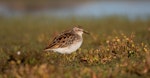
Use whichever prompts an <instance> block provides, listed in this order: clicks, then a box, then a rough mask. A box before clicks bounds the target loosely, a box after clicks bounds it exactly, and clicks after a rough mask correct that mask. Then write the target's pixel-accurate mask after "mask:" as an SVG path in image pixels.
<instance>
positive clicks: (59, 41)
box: [44, 27, 89, 54]
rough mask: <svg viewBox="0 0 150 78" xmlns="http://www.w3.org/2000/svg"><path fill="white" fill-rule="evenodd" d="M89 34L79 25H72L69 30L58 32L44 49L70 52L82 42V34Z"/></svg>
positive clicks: (64, 52)
mask: <svg viewBox="0 0 150 78" xmlns="http://www.w3.org/2000/svg"><path fill="white" fill-rule="evenodd" d="M83 33H86V34H89V33H88V32H87V31H84V30H83V29H82V28H80V27H73V28H72V29H71V30H67V31H64V32H62V33H60V34H58V35H57V36H56V37H55V38H54V39H53V41H52V42H51V43H50V44H49V45H48V46H47V47H46V48H45V49H44V51H54V52H58V53H62V54H70V53H72V52H74V51H76V50H77V49H78V48H79V47H80V46H81V44H82V42H83V38H82V34H83Z"/></svg>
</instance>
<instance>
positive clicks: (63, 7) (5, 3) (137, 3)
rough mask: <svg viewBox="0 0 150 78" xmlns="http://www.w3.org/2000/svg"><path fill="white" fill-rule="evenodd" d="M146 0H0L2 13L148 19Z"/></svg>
mask: <svg viewBox="0 0 150 78" xmlns="http://www.w3.org/2000/svg"><path fill="white" fill-rule="evenodd" d="M149 7H150V1H149V0H142V1H141V0H121V1H119V0H1V1H0V16H1V17H22V16H35V17H39V16H46V17H49V16H50V17H51V16H54V17H57V18H66V17H72V16H75V17H95V18H97V17H104V16H111V15H119V16H120V15H121V16H127V17H129V18H130V19H135V18H142V19H147V18H149V16H150V9H149Z"/></svg>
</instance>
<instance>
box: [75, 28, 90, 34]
mask: <svg viewBox="0 0 150 78" xmlns="http://www.w3.org/2000/svg"><path fill="white" fill-rule="evenodd" d="M73 31H74V32H76V33H77V34H78V35H81V36H82V34H83V33H86V34H89V33H88V32H87V31H85V30H83V29H82V28H81V27H73Z"/></svg>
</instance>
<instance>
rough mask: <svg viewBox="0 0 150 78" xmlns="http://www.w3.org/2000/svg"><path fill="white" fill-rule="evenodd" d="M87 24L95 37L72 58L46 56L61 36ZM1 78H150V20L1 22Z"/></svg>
mask: <svg viewBox="0 0 150 78" xmlns="http://www.w3.org/2000/svg"><path fill="white" fill-rule="evenodd" d="M73 25H81V26H82V27H83V28H84V29H86V30H88V31H89V32H90V33H91V34H90V35H84V43H83V45H82V46H81V48H79V49H78V50H77V51H76V52H73V53H72V54H59V53H55V52H44V51H43V48H44V47H45V46H46V45H47V44H48V42H49V41H51V40H52V38H53V37H54V36H55V35H56V34H57V33H59V32H62V31H63V30H66V29H67V28H71V27H73ZM0 36H1V37H0V44H1V45H0V78H50V77H52V78H68V77H69V78H70V77H71V78H91V77H92V78H141V77H144V78H149V77H150V20H141V19H137V20H130V19H128V18H125V17H117V16H112V17H104V18H88V19H87V18H80V19H79V18H75V17H72V18H67V19H65V20H64V19H56V18H53V17H51V18H44V17H42V18H36V19H35V18H33V17H24V18H10V19H6V18H1V19H0Z"/></svg>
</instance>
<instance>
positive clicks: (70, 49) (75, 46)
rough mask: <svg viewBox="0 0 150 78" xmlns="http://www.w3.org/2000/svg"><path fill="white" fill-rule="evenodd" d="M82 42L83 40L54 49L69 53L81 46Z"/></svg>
mask: <svg viewBox="0 0 150 78" xmlns="http://www.w3.org/2000/svg"><path fill="white" fill-rule="evenodd" d="M81 44H82V41H80V42H77V43H75V44H72V45H70V46H68V47H65V48H57V49H52V50H53V51H55V52H59V53H68V54H70V53H72V52H74V51H76V50H77V49H78V48H79V47H80V46H81Z"/></svg>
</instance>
